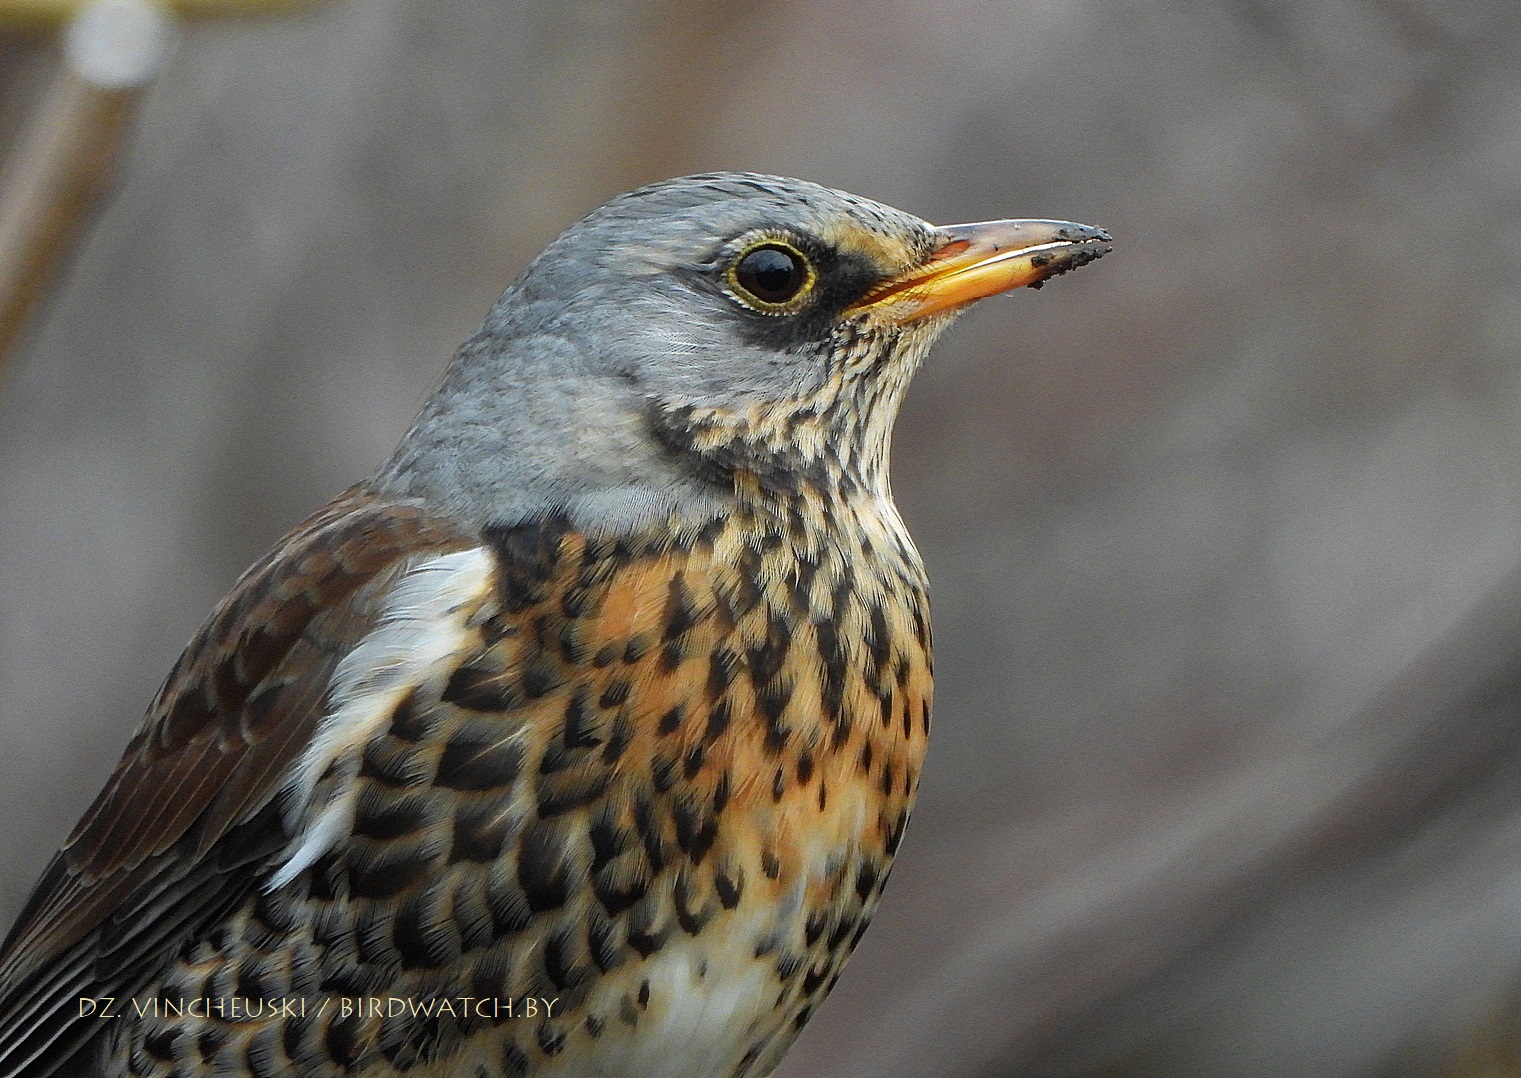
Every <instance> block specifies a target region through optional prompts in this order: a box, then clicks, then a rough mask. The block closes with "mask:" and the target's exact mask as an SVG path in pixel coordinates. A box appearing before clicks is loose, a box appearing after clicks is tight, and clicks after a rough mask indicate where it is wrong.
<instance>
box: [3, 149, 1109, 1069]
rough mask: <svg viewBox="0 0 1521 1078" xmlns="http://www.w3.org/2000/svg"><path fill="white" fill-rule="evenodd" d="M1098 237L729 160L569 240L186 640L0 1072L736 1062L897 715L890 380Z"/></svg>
mask: <svg viewBox="0 0 1521 1078" xmlns="http://www.w3.org/2000/svg"><path fill="white" fill-rule="evenodd" d="M1111 246H1112V243H1111V239H1110V236H1109V234H1108V233H1107V232H1105V231H1103V230H1101V229H1098V228H1094V227H1090V226H1086V225H1080V224H1075V223H1071V222H1064V221H1048V220H1002V221H987V222H981V223H976V224H967V225H954V226H942V227H936V226H932V225H930V224H928V223H927V222H925V221H923V220H921V219H919V218H917V217H915V216H912V215H910V214H908V213H905V212H902V211H900V210H896V209H893V208H890V207H888V206H886V205H883V204H880V203H877V202H873V201H871V200H868V199H865V198H862V197H859V196H855V195H851V194H848V193H844V192H841V191H836V190H832V189H829V188H826V187H822V186H818V185H815V184H813V183H808V182H804V181H801V180H793V179H787V178H781V177H775V176H765V175H759V174H751V173H711V174H705V175H697V176H687V177H682V178H678V179H674V180H667V181H662V182H658V183H654V184H651V185H648V186H645V187H642V188H640V189H638V190H635V191H633V192H630V193H627V194H624V195H620V196H618V197H616V198H613V199H612V200H611V201H609V202H607V203H606V204H604V205H602V206H601V207H600V208H598V209H596V210H594V211H592V212H591V213H590V214H588V215H587V216H585V217H584V218H582V219H581V220H580V221H578V222H576V223H575V224H573V225H572V226H571V227H570V228H568V229H567V230H566V231H565V232H564V233H563V234H562V235H560V236H559V238H557V239H555V240H554V241H553V242H551V243H550V244H549V246H548V247H547V248H545V250H544V251H543V252H542V253H541V254H540V255H539V256H538V257H537V258H535V259H534V260H532V261H531V262H530V263H529V264H528V266H527V267H526V268H525V269H524V270H523V271H522V273H521V274H520V275H519V276H518V277H517V279H516V280H515V281H514V282H513V283H512V284H511V285H510V286H509V287H508V288H507V290H506V292H505V293H504V294H503V295H502V297H501V299H500V300H499V301H498V302H497V303H496V305H495V306H494V307H493V308H492V309H491V311H490V312H489V314H488V316H487V317H486V319H485V322H484V324H483V325H482V326H481V328H480V329H479V331H478V332H477V333H476V334H475V335H474V336H472V337H471V338H470V339H469V340H468V341H466V342H465V344H463V345H462V346H461V348H460V349H459V351H458V352H457V353H456V355H455V356H454V358H453V360H452V361H451V362H450V363H449V364H448V365H447V367H446V370H445V372H444V374H443V376H442V379H441V381H440V382H439V383H438V385H437V387H436V389H435V391H434V392H433V393H432V395H431V397H429V398H428V400H427V401H426V403H425V404H424V406H423V408H422V411H421V414H420V415H419V417H418V419H417V420H416V423H415V424H414V425H413V426H412V427H411V429H410V430H409V431H408V432H407V433H406V434H405V436H404V437H403V438H402V440H401V442H400V445H399V447H398V448H397V449H396V451H395V453H394V455H393V456H392V457H391V458H390V459H389V461H388V462H387V463H385V464H384V466H383V467H382V468H381V469H380V470H379V471H378V472H377V473H376V474H375V475H374V476H373V477H371V478H370V479H368V480H365V481H363V482H360V483H358V484H357V485H355V486H353V487H351V488H350V489H349V490H347V491H346V492H344V493H343V494H341V495H340V496H338V497H337V498H336V499H335V500H334V501H333V502H332V503H330V504H329V505H327V506H326V507H325V508H323V509H321V510H320V511H318V512H317V513H315V514H314V515H313V516H311V517H310V518H309V519H307V520H306V521H305V522H303V523H301V524H299V525H298V526H296V527H295V528H294V529H293V530H292V531H290V532H289V533H288V534H287V535H286V536H285V537H284V538H283V539H282V540H281V541H280V542H279V543H278V544H277V545H276V546H275V548H274V549H273V551H272V552H271V553H269V554H268V555H267V556H265V557H264V558H263V559H262V560H260V561H259V562H257V563H256V564H255V565H254V566H253V567H252V568H250V569H249V570H248V571H247V572H246V573H245V574H244V575H243V576H242V577H241V578H240V579H239V580H238V581H237V583H236V584H235V585H234V586H233V588H232V590H231V593H230V594H229V595H228V596H227V597H226V598H225V599H224V600H223V601H222V602H221V603H220V605H218V606H217V607H216V608H215V610H214V611H213V613H212V614H211V615H210V617H209V618H208V620H207V621H206V622H205V623H204V624H203V625H202V626H201V628H200V629H199V630H198V631H197V633H196V634H195V636H194V637H193V639H192V641H191V643H190V644H189V646H188V647H187V648H186V650H185V652H184V653H183V654H182V655H181V657H180V658H179V660H178V661H177V662H176V663H175V665H174V667H173V669H172V670H171V672H170V673H169V675H168V677H167V679H166V680H165V682H164V683H163V686H162V688H161V689H160V690H159V692H158V694H157V696H156V698H155V699H154V701H153V702H152V704H151V706H150V707H149V709H148V711H147V714H146V717H145V718H144V719H143V721H142V723H141V724H140V725H139V726H138V727H137V729H136V732H135V733H134V734H133V736H132V738H131V740H130V743H129V744H128V746H127V748H126V750H125V753H124V755H123V756H122V759H121V762H120V763H119V765H118V766H117V767H116V769H115V771H114V773H113V774H112V776H111V777H110V779H109V780H108V782H107V784H106V786H105V788H104V790H102V792H101V793H100V795H99V796H98V797H97V798H96V799H95V801H94V803H93V804H92V805H91V806H90V807H89V809H88V810H87V811H86V812H85V814H84V817H83V819H82V820H81V821H80V822H79V824H78V825H77V826H76V827H75V829H74V830H73V832H72V834H71V835H70V836H69V837H68V839H67V840H66V842H65V843H64V845H63V847H62V849H61V850H60V852H59V853H58V854H57V856H56V857H55V858H54V859H53V860H52V862H51V863H50V864H49V866H48V867H47V868H46V870H45V871H44V873H43V875H42V877H41V879H40V881H39V882H38V883H37V885H36V888H35V890H34V891H33V892H32V893H31V897H30V898H29V900H28V901H27V902H26V904H25V906H24V908H23V910H22V912H21V914H20V915H19V917H18V919H17V920H16V922H15V924H14V926H13V927H12V929H11V931H10V934H9V936H8V937H7V939H6V941H5V943H4V946H3V949H0V1075H3V1076H6V1078H48V1076H63V1075H68V1076H73V1075H80V1074H88V1075H94V1076H99V1078H129V1076H130V1078H150V1076H151V1078H171V1076H172V1078H211V1076H217V1078H274V1076H299V1078H336V1076H339V1075H344V1076H358V1078H382V1076H385V1078H394V1076H400V1075H407V1076H409V1078H594V1076H595V1078H635V1076H638V1078H763V1076H765V1075H768V1074H770V1073H771V1072H772V1071H773V1069H774V1068H775V1067H776V1066H777V1064H778V1062H779V1060H780V1059H781V1057H782V1055H783V1054H784V1053H785V1052H786V1051H787V1049H788V1047H789V1046H790V1045H791V1043H792V1042H793V1040H794V1039H795V1038H796V1037H797V1035H798V1034H799V1032H800V1031H801V1030H802V1028H803V1026H804V1025H805V1024H806V1022H807V1021H808V1019H809V1018H810V1016H811V1015H813V1014H814V1013H815V1011H816V1010H817V1008H818V1006H819V1004H820V1003H821V1002H822V1000H823V999H824V997H825V995H826V994H827V993H828V992H829V991H830V989H832V988H833V986H834V984H835V981H836V979H837V978H838V977H839V975H840V970H841V967H842V965H843V963H844V962H845V960H846V958H847V957H848V956H849V954H850V953H851V951H852V950H853V949H854V948H855V946H856V944H857V943H858V941H859V940H860V939H861V936H862V933H863V932H864V931H865V930H866V927H867V924H868V922H869V921H870V919H871V916H872V913H873V911H874V910H875V908H876V906H877V904H878V901H879V899H880V897H881V894H882V889H883V886H884V884H885V883H886V881H887V877H888V873H889V869H890V867H891V864H892V861H893V858H894V855H895V854H896V852H897V850H898V847H899V843H900V841H901V839H902V837H903V834H904V828H905V825H906V824H907V822H908V818H909V813H910V810H911V808H912V806H913V803H914V799H915V796H916V793H917V789H918V782H919V776H920V771H921V767H922V763H923V760H924V753H925V747H926V744H927V740H928V735H929V727H930V704H931V687H932V672H931V670H932V658H931V637H930V622H929V610H928V605H927V591H926V588H927V582H926V578H925V571H924V568H923V563H922V561H921V558H920V556H919V554H918V553H917V551H916V550H915V547H914V544H913V542H912V540H911V539H910V537H909V534H908V531H907V529H906V527H905V525H904V522H903V519H902V517H901V516H900V514H899V512H898V510H897V509H896V508H895V506H894V503H893V499H892V494H891V490H890V486H889V476H888V457H889V446H890V440H891V432H892V428H893V422H894V419H895V416H896V414H897V412H898V407H899V403H900V401H901V399H902V397H903V394H904V391H905V389H906V388H907V386H908V384H909V381H910V379H911V378H912V376H913V374H914V372H915V370H916V369H917V368H918V367H919V365H920V363H921V361H922V360H923V359H924V357H925V354H926V352H927V351H928V349H929V347H930V345H931V343H932V342H933V341H934V340H935V338H936V337H937V336H938V335H939V334H940V332H941V331H942V330H943V329H944V328H945V327H946V326H947V325H948V324H950V322H951V321H953V320H954V318H955V317H956V315H957V314H959V313H960V312H961V311H962V310H964V309H965V308H966V307H967V306H968V305H970V304H971V303H973V302H975V301H976V300H978V299H981V298H983V297H986V296H991V295H994V294H998V293H1002V292H1007V291H1009V290H1010V289H1014V288H1018V287H1020V286H1025V285H1028V286H1031V287H1039V286H1040V284H1041V283H1042V282H1044V281H1045V280H1047V279H1049V278H1050V277H1053V276H1055V275H1057V274H1061V273H1064V272H1067V271H1069V270H1071V269H1074V268H1076V267H1078V266H1081V265H1083V264H1085V263H1087V262H1090V261H1092V260H1093V259H1095V258H1098V257H1100V256H1101V255H1102V254H1104V253H1106V252H1108V251H1109V250H1110V249H1111Z"/></svg>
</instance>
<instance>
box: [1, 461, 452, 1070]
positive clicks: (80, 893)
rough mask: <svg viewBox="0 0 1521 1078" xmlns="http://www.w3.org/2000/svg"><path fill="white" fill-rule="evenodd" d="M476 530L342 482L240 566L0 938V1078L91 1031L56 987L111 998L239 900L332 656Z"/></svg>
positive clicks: (317, 713)
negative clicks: (430, 560)
mask: <svg viewBox="0 0 1521 1078" xmlns="http://www.w3.org/2000/svg"><path fill="white" fill-rule="evenodd" d="M477 542H478V539H476V538H475V537H473V536H471V535H470V534H469V533H467V532H466V531H465V530H463V529H462V528H460V527H459V526H458V525H456V524H454V523H453V522H451V521H448V520H445V519H442V518H440V517H438V516H437V515H435V514H432V513H430V512H428V511H427V510H425V509H423V508H421V507H420V506H417V505H415V504H412V503H406V502H396V501H388V500H384V499H381V498H378V497H377V496H375V495H374V494H372V493H370V492H369V491H367V490H366V489H365V488H363V487H356V488H354V489H352V490H350V491H348V492H346V493H345V494H344V495H342V496H340V497H339V498H338V499H336V500H335V501H334V502H333V503H331V504H330V505H328V506H327V507H326V508H324V509H323V510H322V511H320V512H318V513H317V514H315V515H314V516H312V517H311V518H310V519H308V520H307V521H305V522H304V523H303V524H301V525H299V526H298V527H297V528H296V529H294V530H293V531H292V532H291V533H290V534H289V535H288V536H287V537H286V539H285V540H284V541H283V542H281V543H280V544H279V545H278V546H277V547H276V549H275V551H274V552H273V553H271V554H270V555H268V556H267V557H266V558H264V559H263V560H262V561H260V562H259V563H258V564H256V565H255V566H254V567H253V568H252V569H250V570H249V571H248V572H247V573H245V574H244V575H243V577H242V578H241V579H240V580H239V581H238V583H237V584H236V585H235V586H234V588H233V590H232V592H231V594H230V595H229V596H228V597H227V598H226V599H225V600H224V601H223V602H222V603H221V604H220V605H219V606H218V608H217V609H216V610H215V611H214V612H213V613H212V615H211V617H210V618H209V619H208V620H207V621H206V623H205V624H204V625H203V626H202V627H201V629H200V630H199V631H198V632H197V634H196V636H195V637H194V638H193V639H192V641H191V643H190V645H189V646H188V647H187V648H186V649H185V652H184V654H183V655H182V656H181V657H180V659H179V661H178V662H177V663H176V664H175V666H174V669H173V670H172V671H171V673H170V675H169V677H168V679H167V680H166V681H165V683H164V685H163V687H162V688H161V689H160V690H159V693H158V696H157V697H156V698H155V700H154V702H153V705H152V706H151V707H150V708H149V710H148V714H147V716H146V717H145V718H144V720H143V722H142V724H141V725H140V726H139V727H138V729H137V731H136V733H135V734H134V735H133V737H132V740H131V742H130V744H129V745H128V747H127V750H126V752H125V753H124V755H123V757H122V759H121V762H120V763H119V764H118V765H117V768H116V770H115V772H114V773H113V775H112V777H111V779H110V781H109V782H108V783H107V784H106V787H105V789H104V790H103V791H102V792H101V794H100V796H99V797H97V798H96V800H95V802H94V803H93V804H92V805H91V806H90V808H89V810H88V811H87V812H86V813H85V814H84V816H83V818H82V819H81V820H80V822H79V824H78V825H77V826H76V827H75V829H74V832H73V833H72V834H71V835H70V837H69V839H68V841H67V842H66V843H65V845H64V847H63V849H62V850H61V851H60V852H59V853H58V855H57V856H56V857H55V858H54V859H53V861H52V863H51V864H50V865H49V866H48V868H47V870H46V871H45V872H44V873H43V876H42V878H41V880H40V881H39V882H38V884H37V887H36V889H35V890H34V892H33V893H32V895H31V897H30V899H29V900H28V902H27V904H26V906H25V908H24V909H23V910H22V913H21V915H20V917H19V918H18V919H17V921H16V923H15V925H14V926H12V928H11V931H10V934H9V936H8V937H7V939H6V941H5V944H4V946H3V948H0V1075H11V1074H15V1073H18V1070H19V1069H20V1068H32V1067H39V1068H40V1070H38V1071H36V1072H35V1073H49V1072H50V1071H51V1069H52V1068H54V1067H56V1066H58V1065H60V1064H61V1063H62V1062H63V1061H65V1060H67V1059H68V1058H69V1057H70V1056H71V1055H72V1054H73V1053H74V1052H75V1051H77V1050H78V1048H79V1047H80V1045H81V1044H83V1043H84V1042H85V1041H86V1040H88V1039H89V1037H91V1036H93V1031H94V1030H95V1029H97V1028H99V1027H101V1026H102V1025H103V1023H91V1022H81V1021H74V1020H70V1015H71V1014H72V1009H71V1008H70V1007H69V1006H68V1004H69V1002H70V1001H71V1000H72V999H73V998H74V997H76V996H101V995H116V996H121V997H125V996H127V995H129V994H130V993H131V992H132V991H134V990H135V989H136V988H138V987H140V986H141V985H142V984H143V983H146V982H147V981H148V980H150V979H151V977H152V975H153V972H154V969H155V968H156V966H157V965H158V964H161V963H162V962H163V961H165V960H166V959H167V957H168V952H169V951H170V950H171V949H172V948H171V947H170V946H169V945H170V944H172V943H173V942H174V941H175V940H176V939H178V938H181V937H182V936H183V935H184V933H185V932H187V931H193V930H194V928H195V927H196V926H197V925H199V924H202V923H205V922H206V920H207V919H208V918H214V917H215V916H217V915H218V914H219V913H220V912H221V911H223V910H225V909H226V908H227V907H228V906H229V905H230V904H232V903H234V902H237V901H240V900H241V898H242V897H243V895H244V894H245V893H246V890H247V887H248V886H249V880H250V878H251V875H252V874H250V873H247V872H239V871H237V870H238V869H239V868H240V867H241V866H245V865H247V864H248V863H249V862H250V861H251V860H253V859H260V858H262V859H265V860H267V859H269V858H270V857H271V856H272V855H273V854H274V853H275V852H277V851H278V850H279V849H280V848H281V847H282V846H283V845H284V844H285V843H286V842H287V841H288V840H289V836H287V835H285V834H284V832H283V829H282V827H281V820H280V818H279V816H278V814H277V813H276V811H275V795H276V794H277V793H278V791H279V789H280V786H281V782H282V777H283V776H284V775H285V774H286V772H287V771H288V769H289V768H290V767H291V765H292V764H293V763H294V762H295V761H296V760H298V759H299V758H300V755H301V753H302V751H303V749H304V748H305V746H306V745H307V743H308V741H309V740H310V738H311V734H312V731H313V730H314V728H315V726H316V724H317V723H318V722H319V721H320V720H321V719H322V717H323V714H324V709H325V708H326V706H327V703H326V701H327V698H328V691H329V685H330V682H331V681H332V677H333V673H334V671H335V670H336V669H337V667H338V664H339V662H340V661H341V659H342V658H343V656H344V654H346V653H347V652H348V651H349V650H351V649H352V648H353V647H354V646H355V644H356V643H357V642H358V641H359V640H360V639H362V638H363V636H364V635H365V634H366V633H367V632H369V631H370V630H371V629H372V628H373V627H374V625H375V624H376V621H377V619H378V618H379V615H380V610H381V606H382V604H383V601H384V598H385V596H386V594H387V592H388V591H389V589H390V588H391V586H392V585H393V584H394V583H395V581H396V580H397V579H398V578H399V576H400V575H401V574H402V573H403V572H404V571H405V570H406V568H407V566H408V565H409V564H410V563H411V562H412V561H413V560H414V559H416V558H419V557H426V556H429V555H434V554H442V553H448V552H452V551H456V550H461V549H466V548H468V547H470V546H473V545H475V544H476V543H477ZM39 1061H41V1062H40V1063H39ZM26 1073H34V1071H32V1070H30V1069H28V1070H27V1071H26Z"/></svg>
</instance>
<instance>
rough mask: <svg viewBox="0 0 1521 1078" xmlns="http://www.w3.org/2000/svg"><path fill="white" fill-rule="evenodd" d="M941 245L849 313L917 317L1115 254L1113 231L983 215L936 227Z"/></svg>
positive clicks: (891, 318) (1037, 283) (898, 318)
mask: <svg viewBox="0 0 1521 1078" xmlns="http://www.w3.org/2000/svg"><path fill="white" fill-rule="evenodd" d="M935 235H936V237H937V238H938V239H939V241H940V243H939V246H938V247H937V248H936V249H935V253H934V254H932V255H931V256H930V258H929V261H927V262H924V263H921V264H920V265H918V266H915V267H914V268H913V269H911V270H909V271H908V272H907V273H904V274H902V275H901V276H898V277H895V278H893V279H892V280H890V281H887V282H886V283H884V284H882V285H881V286H879V287H877V288H875V289H873V290H872V291H871V292H869V293H867V294H866V296H865V297H863V298H862V299H861V300H859V301H858V302H857V303H856V304H855V305H853V306H852V307H851V308H850V309H849V310H848V311H847V312H846V313H847V314H862V313H866V312H871V313H874V314H877V315H879V316H880V317H882V318H885V319H887V320H888V321H891V322H898V323H905V322H913V321H917V320H918V319H920V318H924V317H926V316H927V315H932V314H937V313H939V312H942V311H954V310H956V309H957V308H960V307H965V306H966V305H967V304H969V303H974V302H976V301H977V300H979V299H985V298H986V297H988V296H996V295H998V293H1000V292H1008V291H1009V290H1011V289H1014V288H1021V287H1023V286H1024V285H1030V286H1031V287H1034V288H1039V287H1040V285H1041V283H1042V282H1043V281H1045V280H1046V278H1048V277H1055V276H1056V275H1057V274H1059V273H1066V272H1067V271H1068V270H1074V269H1077V267H1079V266H1082V265H1086V264H1087V263H1089V262H1092V261H1093V260H1094V259H1095V258H1100V257H1102V256H1104V255H1106V254H1108V253H1109V252H1110V251H1111V250H1113V247H1111V246H1110V237H1109V233H1107V232H1105V231H1104V230H1103V229H1101V228H1093V227H1091V226H1089V225H1078V224H1073V223H1072V222H1071V221H980V222H978V223H977V224H972V225H945V226H944V227H942V228H937V229H935Z"/></svg>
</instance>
